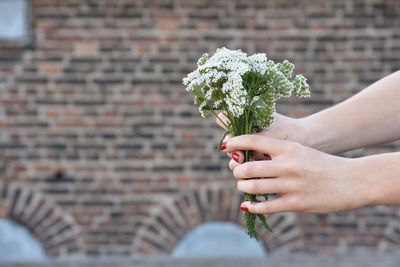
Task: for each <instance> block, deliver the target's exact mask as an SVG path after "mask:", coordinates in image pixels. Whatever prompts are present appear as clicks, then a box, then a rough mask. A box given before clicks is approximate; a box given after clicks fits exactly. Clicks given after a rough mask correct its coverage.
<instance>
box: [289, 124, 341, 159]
mask: <svg viewBox="0 0 400 267" xmlns="http://www.w3.org/2000/svg"><path fill="white" fill-rule="evenodd" d="M296 124H297V131H296V132H297V139H298V140H297V141H298V142H299V143H301V144H303V145H305V146H309V147H312V148H314V149H317V150H320V151H323V152H326V153H331V152H332V150H333V149H332V148H331V142H330V141H329V140H331V139H332V138H330V134H331V133H329V132H328V131H326V130H325V129H324V125H323V124H321V123H318V122H316V121H315V120H314V119H313V118H312V117H311V116H308V117H304V118H299V119H297V123H296Z"/></svg>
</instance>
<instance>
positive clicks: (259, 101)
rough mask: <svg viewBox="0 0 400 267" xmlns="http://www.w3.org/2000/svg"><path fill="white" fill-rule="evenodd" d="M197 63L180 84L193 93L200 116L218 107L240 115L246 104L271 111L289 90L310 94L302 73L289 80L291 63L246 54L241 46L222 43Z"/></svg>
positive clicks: (237, 115)
mask: <svg viewBox="0 0 400 267" xmlns="http://www.w3.org/2000/svg"><path fill="white" fill-rule="evenodd" d="M197 66H198V67H197V69H196V70H194V71H193V72H191V73H189V74H188V75H187V76H186V77H185V78H184V79H183V84H184V85H185V86H186V90H187V91H190V92H192V93H193V94H194V95H195V104H197V105H199V110H200V113H201V114H202V116H203V117H204V116H205V115H206V114H207V112H209V111H211V110H221V111H222V112H224V114H225V115H227V117H230V118H232V117H234V118H239V117H240V116H242V115H243V114H244V112H245V110H246V108H253V109H257V108H262V107H265V106H266V105H269V106H270V107H267V108H269V110H270V113H271V112H272V113H273V111H274V108H275V101H276V100H277V99H279V98H282V97H288V96H290V95H291V94H292V92H294V93H296V95H298V96H308V95H309V91H308V85H307V82H306V79H305V78H304V77H303V76H301V75H296V77H295V79H293V80H290V79H291V76H292V72H293V69H294V65H293V64H292V63H290V62H289V61H287V60H285V61H284V62H282V63H274V62H273V61H271V60H268V59H267V56H266V55H265V54H263V53H259V54H254V55H251V56H247V54H246V53H244V52H242V51H241V50H230V49H227V48H225V47H222V48H218V49H217V51H216V53H215V54H214V55H213V56H211V57H209V55H208V54H204V55H203V56H202V57H201V58H200V59H199V60H198V62H197ZM271 105H272V106H271ZM260 114H261V113H260ZM270 116H272V114H270ZM262 120H263V119H262ZM268 121H270V120H268Z"/></svg>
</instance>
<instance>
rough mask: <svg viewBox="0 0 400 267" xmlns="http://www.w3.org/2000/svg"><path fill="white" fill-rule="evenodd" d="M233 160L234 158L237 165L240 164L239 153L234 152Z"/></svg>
mask: <svg viewBox="0 0 400 267" xmlns="http://www.w3.org/2000/svg"><path fill="white" fill-rule="evenodd" d="M232 158H233V159H234V160H235V161H236V162H237V163H239V154H238V153H237V152H233V153H232Z"/></svg>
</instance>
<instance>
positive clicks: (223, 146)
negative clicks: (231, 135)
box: [219, 143, 226, 151]
mask: <svg viewBox="0 0 400 267" xmlns="http://www.w3.org/2000/svg"><path fill="white" fill-rule="evenodd" d="M225 148H226V143H222V144H221V146H220V147H219V150H220V151H223V150H225Z"/></svg>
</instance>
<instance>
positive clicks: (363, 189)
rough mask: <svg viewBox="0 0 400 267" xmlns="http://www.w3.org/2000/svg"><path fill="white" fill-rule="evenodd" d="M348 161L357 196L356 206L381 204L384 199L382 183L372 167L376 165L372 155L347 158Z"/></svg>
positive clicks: (353, 187) (349, 174)
mask: <svg viewBox="0 0 400 267" xmlns="http://www.w3.org/2000/svg"><path fill="white" fill-rule="evenodd" d="M346 160H347V161H348V163H349V164H348V166H349V167H348V168H347V170H348V171H347V173H348V178H349V179H350V181H351V183H350V184H351V187H352V191H353V192H354V195H355V196H356V206H357V207H365V206H374V205H380V204H381V201H382V196H381V192H383V190H382V188H381V186H382V185H381V184H379V181H377V178H376V177H377V176H376V175H375V174H374V173H373V170H372V169H370V167H371V166H374V164H373V162H371V158H370V157H362V158H354V159H346Z"/></svg>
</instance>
